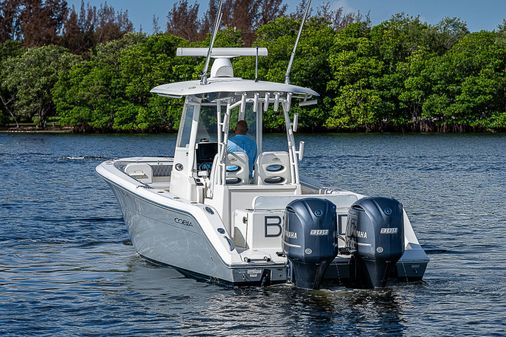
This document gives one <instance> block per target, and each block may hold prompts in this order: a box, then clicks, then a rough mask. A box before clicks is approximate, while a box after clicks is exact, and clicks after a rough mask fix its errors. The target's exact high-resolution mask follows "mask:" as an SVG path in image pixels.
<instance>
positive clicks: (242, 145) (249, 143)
mask: <svg viewBox="0 0 506 337" xmlns="http://www.w3.org/2000/svg"><path fill="white" fill-rule="evenodd" d="M247 133H248V123H246V121H244V120H241V121H238V122H237V126H236V127H235V135H234V136H233V137H231V138H230V139H229V140H228V144H227V150H228V152H244V153H246V155H247V156H248V164H249V175H250V177H252V176H253V167H254V166H255V159H256V157H257V144H256V143H255V141H254V140H253V139H252V138H251V137H249V136H247V135H246V134H247Z"/></svg>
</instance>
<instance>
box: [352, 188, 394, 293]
mask: <svg viewBox="0 0 506 337" xmlns="http://www.w3.org/2000/svg"><path fill="white" fill-rule="evenodd" d="M346 247H347V248H348V250H349V251H350V252H354V255H355V276H354V280H353V281H352V282H356V284H355V285H356V286H359V287H364V288H378V287H384V286H385V285H386V281H387V277H388V274H389V273H392V272H394V271H395V264H396V263H397V261H398V260H399V258H400V257H401V256H402V254H403V253H404V216H403V207H402V204H401V203H400V202H398V201H397V200H395V199H389V198H380V197H376V198H363V199H360V200H358V201H357V202H355V203H354V204H353V205H352V206H351V208H350V210H349V213H348V224H347V227H346ZM352 277H353V276H352Z"/></svg>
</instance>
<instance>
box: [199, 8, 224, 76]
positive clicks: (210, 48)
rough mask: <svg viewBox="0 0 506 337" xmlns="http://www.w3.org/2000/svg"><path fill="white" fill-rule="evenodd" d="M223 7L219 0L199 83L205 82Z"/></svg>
mask: <svg viewBox="0 0 506 337" xmlns="http://www.w3.org/2000/svg"><path fill="white" fill-rule="evenodd" d="M222 9H223V0H220V4H219V6H218V14H217V15H216V21H215V22H214V29H213V36H212V38H211V44H210V46H209V49H208V51H207V58H206V64H205V66H204V71H203V72H202V75H201V76H200V84H207V70H208V69H209V61H210V60H211V54H212V51H213V46H214V41H215V40H216V34H218V30H219V29H220V23H221V17H222V15H223V13H222Z"/></svg>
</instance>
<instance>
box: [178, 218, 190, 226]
mask: <svg viewBox="0 0 506 337" xmlns="http://www.w3.org/2000/svg"><path fill="white" fill-rule="evenodd" d="M174 222H175V223H177V224H181V225H183V226H188V227H193V225H192V223H191V221H189V220H185V219H180V218H174Z"/></svg>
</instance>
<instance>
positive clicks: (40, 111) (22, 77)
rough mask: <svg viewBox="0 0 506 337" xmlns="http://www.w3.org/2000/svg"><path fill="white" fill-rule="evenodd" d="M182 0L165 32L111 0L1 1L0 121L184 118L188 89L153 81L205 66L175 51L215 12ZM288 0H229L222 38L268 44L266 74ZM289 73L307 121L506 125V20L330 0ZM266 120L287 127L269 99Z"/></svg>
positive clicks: (285, 34)
mask: <svg viewBox="0 0 506 337" xmlns="http://www.w3.org/2000/svg"><path fill="white" fill-rule="evenodd" d="M217 3H218V1H216V0H210V2H209V7H208V10H207V12H206V13H205V14H204V15H200V14H199V5H198V4H197V3H189V2H188V1H187V0H180V1H179V2H177V3H176V4H174V5H173V7H171V8H169V9H168V15H167V26H166V29H165V31H164V32H161V28H160V23H159V18H158V17H156V16H154V17H153V31H154V33H153V34H152V35H150V36H148V35H146V34H144V33H142V32H138V33H135V32H134V28H133V25H132V23H131V21H130V19H129V18H128V13H127V12H117V11H115V10H114V9H113V8H112V7H110V6H109V5H107V4H104V5H102V6H101V7H99V8H96V7H93V6H90V5H89V4H85V3H84V2H82V3H81V7H80V10H79V11H76V10H75V9H74V8H68V5H67V3H66V1H64V0H46V1H42V0H3V1H0V124H4V125H5V124H15V125H20V123H23V122H33V123H35V124H37V125H38V126H39V127H46V125H47V123H48V122H50V123H57V124H59V125H64V126H71V127H73V128H74V129H75V130H76V131H102V132H111V131H119V132H137V131H149V132H156V131H172V130H174V129H177V127H178V123H179V119H180V113H181V105H182V102H181V100H174V99H167V98H161V97H158V96H156V95H152V94H150V92H149V91H150V89H151V88H152V87H154V86H157V85H159V84H162V83H168V82H174V81H183V80H190V79H196V78H198V76H199V74H200V72H201V71H202V68H203V63H204V60H203V59H201V58H177V57H175V50H176V48H177V47H205V46H208V44H209V38H210V34H209V33H210V30H211V27H212V25H213V22H214V18H215V17H216V15H217ZM305 4H306V0H302V1H301V3H300V4H299V6H298V7H297V9H296V10H295V12H294V13H287V12H286V5H285V4H284V3H283V0H226V1H225V2H224V13H225V14H224V17H223V20H222V30H221V31H220V33H219V34H218V39H217V42H216V46H218V47H219V46H229V47H230V46H231V47H241V46H261V47H267V48H268V50H269V56H268V57H266V58H262V59H261V60H260V65H259V77H260V78H261V79H264V80H268V81H277V82H282V81H284V73H285V71H286V67H287V65H288V60H289V56H290V52H291V49H292V47H293V44H294V41H295V38H296V34H297V30H298V25H299V24H300V20H301V16H302V13H303V10H304V8H305ZM234 68H235V72H236V76H242V77H244V78H253V77H254V73H255V60H254V58H251V57H245V58H238V59H235V60H234ZM292 83H293V84H296V85H301V86H307V87H311V88H313V89H315V90H316V91H317V92H319V93H320V94H321V97H320V99H319V104H318V106H316V107H313V108H304V110H301V108H298V107H295V108H294V112H298V110H299V109H300V112H301V116H300V119H299V124H300V126H301V127H302V128H303V129H305V130H319V131H321V130H350V131H356V130H359V131H385V130H395V131H400V130H403V131H417V132H420V131H428V132H430V131H441V132H461V131H472V130H477V131H479V130H505V129H506V21H504V22H503V23H502V24H501V25H499V26H498V28H497V29H496V30H495V31H491V32H488V31H481V32H476V33H470V32H469V31H468V29H467V26H466V24H465V23H464V22H463V21H461V20H459V19H457V18H445V19H443V20H442V21H441V22H440V23H438V24H436V25H430V24H427V23H425V22H422V21H421V20H420V19H419V18H417V17H409V16H406V15H403V14H399V15H395V16H394V17H392V18H391V19H390V20H388V21H385V22H383V23H381V24H378V25H375V26H373V25H371V23H370V21H369V20H368V17H367V16H363V15H361V14H346V13H344V11H343V9H342V8H340V9H339V8H338V9H333V8H332V6H331V5H330V2H328V3H325V4H324V5H322V6H321V7H319V8H317V9H316V10H315V11H314V12H313V13H312V15H311V17H310V19H309V20H308V22H307V25H306V27H305V30H304V32H303V36H302V39H301V42H300V45H299V49H298V51H297V57H296V59H295V63H294V65H293V71H292ZM265 126H266V127H267V128H269V129H271V130H281V129H282V128H283V127H284V122H283V118H282V116H281V115H280V114H279V113H275V112H274V111H272V110H269V111H267V112H266V114H265Z"/></svg>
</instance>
